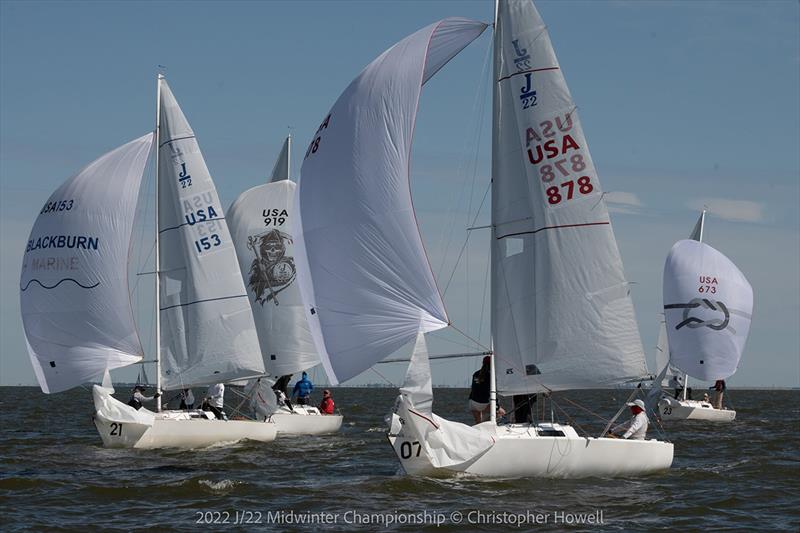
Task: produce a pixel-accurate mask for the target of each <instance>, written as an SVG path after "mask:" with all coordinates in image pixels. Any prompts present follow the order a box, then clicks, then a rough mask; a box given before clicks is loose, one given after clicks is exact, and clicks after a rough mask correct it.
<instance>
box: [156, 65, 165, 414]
mask: <svg viewBox="0 0 800 533" xmlns="http://www.w3.org/2000/svg"><path fill="white" fill-rule="evenodd" d="M163 79H164V75H163V74H161V73H160V72H159V73H158V78H157V82H156V85H157V88H156V156H155V164H156V179H155V182H156V201H155V204H156V208H155V210H156V216H155V233H156V253H155V262H156V264H155V271H156V275H155V279H156V283H155V292H156V294H155V308H156V309H155V313H156V394H159V396H158V397H157V398H156V411H157V412H158V411H161V396H160V394H161V313H160V311H159V309H160V308H161V296H160V293H159V282H160V278H161V274H160V272H161V263H160V258H159V253H158V252H159V250H158V210H159V205H158V196H159V195H158V174H159V172H158V170H159V168H158V167H159V161H158V153H159V152H160V151H161V80H163Z"/></svg>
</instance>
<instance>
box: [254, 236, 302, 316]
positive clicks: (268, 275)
mask: <svg viewBox="0 0 800 533" xmlns="http://www.w3.org/2000/svg"><path fill="white" fill-rule="evenodd" d="M287 243H288V244H292V236H291V235H289V234H288V233H284V232H282V231H280V230H277V229H273V230H270V231H268V232H265V233H261V234H259V235H252V236H249V237H248V238H247V248H248V249H249V250H252V251H253V252H254V253H255V255H256V258H255V259H253V262H252V263H251V265H250V278H249V279H248V285H249V286H250V288H251V289H252V290H253V293H254V294H255V301H256V302H258V303H260V304H261V305H264V304H265V303H266V302H269V301H270V300H272V301H274V302H275V305H278V303H279V302H278V298H277V296H278V293H280V292H281V291H283V290H285V289H286V288H287V287H289V285H291V284H292V282H293V281H294V279H295V277H296V275H297V269H296V268H295V265H294V258H293V257H287V256H286V244H287Z"/></svg>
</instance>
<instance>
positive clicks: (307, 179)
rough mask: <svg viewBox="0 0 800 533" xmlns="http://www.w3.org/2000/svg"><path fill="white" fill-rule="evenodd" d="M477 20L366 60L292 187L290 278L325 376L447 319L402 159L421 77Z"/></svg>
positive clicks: (340, 376)
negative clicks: (293, 261) (294, 269)
mask: <svg viewBox="0 0 800 533" xmlns="http://www.w3.org/2000/svg"><path fill="white" fill-rule="evenodd" d="M485 28H486V25H485V24H483V23H480V22H475V21H470V20H466V19H445V20H443V21H440V22H437V23H435V24H432V25H430V26H428V27H426V28H423V29H422V30H419V31H418V32H416V33H414V34H412V35H410V36H409V37H407V38H405V39H403V40H402V41H400V42H398V43H397V44H395V45H394V46H393V47H391V48H390V49H389V50H387V51H386V52H384V53H383V54H382V55H381V56H379V57H378V58H377V59H376V60H375V61H373V62H372V63H370V64H369V65H368V66H367V67H366V68H365V69H364V70H363V71H362V72H361V74H360V75H359V76H358V77H356V79H355V80H354V81H353V82H352V83H351V84H350V86H349V87H348V88H347V89H346V90H345V91H344V93H342V95H341V96H340V97H339V99H338V100H337V102H336V103H335V104H334V106H333V108H332V109H331V112H330V113H329V114H328V115H327V117H326V118H325V119H324V120H323V121H322V123H321V124H320V127H319V129H318V131H317V133H316V134H315V135H314V138H313V139H312V141H311V143H310V145H309V146H308V149H307V151H306V156H305V159H304V161H303V165H302V168H301V178H300V182H299V193H298V199H297V201H298V204H299V209H298V212H299V214H300V215H301V216H300V217H299V219H298V222H299V225H300V229H299V230H298V234H301V235H302V239H301V240H302V242H301V243H299V246H297V257H298V267H299V280H300V286H301V289H302V292H303V300H304V301H305V302H306V304H307V306H306V311H307V314H308V319H309V324H310V327H311V330H312V335H313V337H314V340H315V343H316V345H317V350H318V352H319V354H320V357H321V360H322V363H323V366H324V367H325V370H326V373H327V374H328V377H329V379H330V380H331V382H332V383H334V384H335V383H338V382H340V381H344V380H347V379H349V378H351V377H353V376H355V375H357V374H359V373H361V372H362V371H364V370H366V369H367V368H369V367H370V366H372V365H373V364H375V363H377V362H378V361H380V360H381V359H383V358H385V357H386V356H388V355H389V354H391V353H392V352H394V351H395V350H397V349H398V348H400V347H401V346H402V345H403V344H406V343H408V342H410V341H412V340H413V339H414V338H415V337H416V335H417V333H418V332H419V330H420V328H421V329H422V331H423V332H429V331H433V330H436V329H440V328H443V327H446V326H447V324H448V318H447V312H446V310H445V308H444V303H443V302H442V298H441V295H440V293H439V290H438V288H437V286H436V282H435V280H434V277H433V273H432V272H431V269H430V265H429V263H428V259H427V255H426V253H425V249H424V247H423V244H422V239H421V237H420V234H419V228H418V227H417V221H416V218H415V215H414V210H413V206H412V201H411V190H410V184H409V156H410V151H411V140H412V136H413V130H414V121H415V117H416V112H417V106H418V101H419V96H420V91H421V86H422V84H423V83H424V82H425V81H426V80H427V79H428V78H430V76H432V75H433V74H434V73H435V72H436V71H438V70H439V69H440V68H441V67H442V66H443V65H444V64H446V63H447V62H448V61H449V60H450V59H451V58H452V57H453V56H455V55H456V54H457V53H458V52H459V51H460V50H461V49H463V48H464V47H465V46H466V45H467V44H469V43H470V42H471V41H472V40H474V39H475V38H477V37H478V36H479V35H480V34H481V33H482V32H483V30H484V29H485Z"/></svg>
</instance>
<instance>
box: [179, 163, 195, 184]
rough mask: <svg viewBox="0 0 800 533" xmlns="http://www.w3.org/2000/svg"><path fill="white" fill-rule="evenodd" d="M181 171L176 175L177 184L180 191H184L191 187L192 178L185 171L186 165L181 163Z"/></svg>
mask: <svg viewBox="0 0 800 533" xmlns="http://www.w3.org/2000/svg"><path fill="white" fill-rule="evenodd" d="M180 165H181V171H180V172H179V173H178V183H180V184H181V189H186V188H187V187H191V186H192V176H191V174H189V171H187V170H186V163H184V162H181V164H180Z"/></svg>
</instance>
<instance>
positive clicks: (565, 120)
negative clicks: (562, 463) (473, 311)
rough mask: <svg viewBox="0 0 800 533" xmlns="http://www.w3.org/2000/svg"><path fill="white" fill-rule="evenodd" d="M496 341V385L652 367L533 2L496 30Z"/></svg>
mask: <svg viewBox="0 0 800 533" xmlns="http://www.w3.org/2000/svg"><path fill="white" fill-rule="evenodd" d="M494 54H495V61H494V64H495V73H494V79H495V80H496V84H495V89H494V90H495V93H494V124H493V129H492V131H493V143H492V246H491V252H492V260H491V265H492V291H491V292H492V339H493V342H494V351H495V364H496V368H497V389H498V392H500V393H503V394H525V393H535V392H542V391H552V390H562V389H583V388H603V387H611V386H615V385H617V384H620V383H622V382H625V381H630V380H636V379H640V378H642V377H643V376H645V375H647V367H646V363H645V358H644V351H643V348H642V343H641V339H640V337H639V330H638V328H637V325H636V318H635V315H634V310H633V303H632V301H631V297H630V288H629V285H628V282H627V281H626V279H625V274H624V271H623V266H622V259H621V257H620V253H619V249H618V248H617V243H616V239H615V238H614V232H613V230H612V228H611V221H610V218H609V215H608V210H607V208H606V204H605V201H604V200H603V197H602V188H601V186H600V181H599V178H598V174H597V170H596V168H595V166H594V164H593V162H592V157H591V155H590V153H589V147H588V145H587V142H586V138H585V137H584V134H583V129H582V128H581V122H580V119H579V117H578V111H577V108H576V106H575V103H574V102H573V100H572V97H571V95H570V92H569V89H568V88H567V84H566V82H565V80H564V75H563V73H562V72H561V68H560V66H559V64H558V60H557V59H556V55H555V52H554V51H553V47H552V44H551V42H550V37H549V35H548V32H547V28H546V26H545V24H544V22H543V21H542V19H541V17H540V16H539V13H538V12H537V10H536V8H535V7H534V5H533V3H532V2H530V1H525V2H501V3H500V6H499V10H498V18H497V23H496V27H495V47H494Z"/></svg>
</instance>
